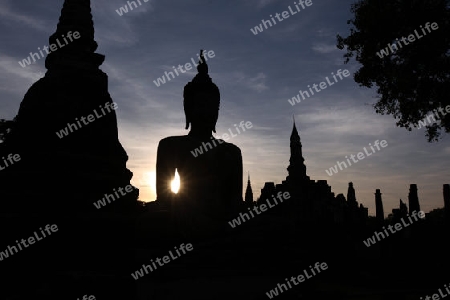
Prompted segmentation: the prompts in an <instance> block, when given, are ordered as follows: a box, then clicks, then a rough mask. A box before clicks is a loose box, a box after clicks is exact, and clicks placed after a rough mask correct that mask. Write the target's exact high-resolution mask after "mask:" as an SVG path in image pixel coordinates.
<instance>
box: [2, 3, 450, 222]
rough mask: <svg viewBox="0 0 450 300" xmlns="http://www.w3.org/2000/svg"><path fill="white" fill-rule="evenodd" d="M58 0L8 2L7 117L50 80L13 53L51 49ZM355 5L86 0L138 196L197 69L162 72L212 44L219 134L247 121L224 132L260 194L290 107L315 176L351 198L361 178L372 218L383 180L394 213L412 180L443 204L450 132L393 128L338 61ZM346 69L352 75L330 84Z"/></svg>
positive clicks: (280, 170)
mask: <svg viewBox="0 0 450 300" xmlns="http://www.w3.org/2000/svg"><path fill="white" fill-rule="evenodd" d="M63 2H64V1H63V0H40V1H32V0H21V1H13V0H0V22H1V27H0V34H1V36H2V38H3V39H2V43H0V99H1V100H0V118H3V119H12V118H14V116H15V115H16V114H17V112H18V109H19V105H20V102H21V101H22V100H23V97H24V95H25V93H26V92H27V90H28V89H29V88H30V86H31V85H32V84H33V83H34V82H36V81H37V80H38V79H39V78H41V77H43V76H44V74H45V72H46V69H45V65H44V63H45V59H37V60H36V62H34V63H33V64H31V65H29V66H26V67H22V66H21V65H20V64H19V61H22V60H23V59H26V58H27V57H28V56H29V55H30V52H37V51H38V47H40V48H41V49H42V48H43V46H48V43H49V42H48V38H49V36H50V35H51V34H53V33H54V32H55V30H56V25H57V23H58V19H59V16H60V12H61V8H62V5H63ZM352 2H353V1H350V0H323V1H319V0H311V2H310V6H307V5H306V4H305V5H304V6H305V7H304V8H302V7H301V6H300V5H299V4H297V5H298V7H299V8H300V11H298V10H297V8H296V7H295V4H294V1H285V0H277V1H275V0H239V1H237V0H231V1H212V0H190V1H181V0H176V1H175V0H164V1H162V0H149V1H147V2H145V0H140V4H139V2H137V0H136V3H137V7H134V6H133V10H130V7H129V6H128V10H129V11H128V12H127V13H124V12H123V10H122V11H119V12H121V15H120V14H119V13H118V12H117V10H120V8H121V7H123V6H127V1H124V0H92V1H91V7H92V14H93V19H94V26H95V39H96V41H97V42H98V44H99V47H98V49H97V51H96V52H97V53H100V54H104V55H105V56H106V59H105V62H104V63H103V65H102V66H101V69H102V70H103V71H104V72H105V73H106V74H107V75H108V78H109V93H110V94H111V97H112V99H113V101H114V102H116V103H117V104H118V109H117V110H116V113H117V118H118V128H119V140H120V142H121V143H122V145H123V147H124V148H125V150H126V151H127V153H128V156H129V160H128V162H127V167H128V168H129V169H130V170H131V171H132V172H133V174H134V177H133V179H132V183H133V184H134V185H135V186H136V187H138V188H139V189H140V199H141V200H143V201H153V200H155V199H156V191H155V168H156V151H157V147H158V142H159V140H161V139H163V138H164V137H167V136H174V135H185V134H187V133H188V131H187V130H185V129H184V126H185V117H184V112H183V97H182V93H183V88H184V86H185V85H186V83H188V82H189V81H191V80H192V78H193V77H194V76H195V74H196V70H195V69H192V70H190V71H186V72H184V73H180V72H179V76H175V78H174V79H172V78H171V80H170V81H169V80H167V78H166V83H165V84H160V85H159V86H157V85H156V84H155V82H154V81H157V79H158V78H160V77H162V76H164V72H166V71H167V72H169V71H173V68H172V67H173V66H178V65H185V64H186V63H190V62H191V59H194V60H195V61H197V54H198V53H199V50H200V49H205V50H206V51H213V53H214V57H211V58H209V59H208V61H207V63H208V66H209V73H210V76H211V78H212V79H213V81H214V83H215V84H216V85H217V86H218V87H219V89H220V92H221V107H220V112H219V120H218V123H217V126H216V128H217V134H216V137H217V138H220V137H222V136H223V134H224V133H227V132H228V131H229V130H232V131H233V130H235V129H234V128H235V127H234V124H239V123H240V122H241V121H244V122H248V121H249V122H251V123H252V125H253V126H252V128H250V129H248V130H246V131H245V132H241V133H240V134H237V136H235V137H232V138H230V139H229V140H227V142H230V143H233V144H235V145H237V146H238V147H240V149H241V151H242V156H243V169H244V191H243V192H245V186H246V181H247V178H246V174H247V172H250V175H251V183H252V187H253V193H254V197H255V200H256V198H257V197H259V195H260V190H261V188H262V187H263V186H264V182H267V181H272V182H275V183H281V181H282V180H284V179H285V178H286V176H287V170H286V168H287V166H288V165H289V155H290V148H289V137H290V134H291V131H292V123H293V121H292V119H293V117H294V118H295V121H296V125H297V128H298V130H299V133H300V137H301V142H302V145H303V156H304V158H305V164H306V166H307V173H308V175H309V176H310V177H311V179H314V180H327V181H328V184H329V185H330V186H331V188H332V191H333V192H334V193H335V194H336V195H337V194H339V193H343V194H344V195H345V196H346V195H347V188H348V183H349V182H353V184H354V187H355V189H356V198H357V201H358V202H359V203H362V204H363V205H364V206H366V207H368V208H369V215H375V196H374V193H375V190H376V189H381V192H382V194H383V195H382V197H383V205H384V212H385V216H386V217H387V215H388V214H389V213H391V211H392V209H393V208H398V206H399V199H402V200H403V201H406V203H407V200H408V192H409V185H410V184H412V183H415V184H417V186H418V194H419V201H420V205H421V209H422V210H423V211H425V212H429V211H431V210H433V209H435V208H440V207H443V205H444V201H443V196H442V185H443V184H446V183H450V177H449V173H450V171H449V170H450V168H449V159H448V156H449V154H450V136H448V135H446V136H444V138H443V139H442V140H441V141H440V142H438V143H428V142H427V140H426V137H425V132H424V129H423V128H422V129H413V130H412V131H407V130H406V129H404V128H398V127H396V125H395V123H396V121H395V119H394V118H393V117H392V116H389V115H387V116H386V115H385V116H382V115H378V114H376V113H375V110H374V109H373V107H372V106H371V105H372V104H374V103H376V101H377V94H376V91H375V89H368V88H363V87H359V86H358V84H357V83H355V82H354V80H353V74H354V73H355V72H356V71H357V70H358V69H359V67H360V65H359V64H358V63H357V62H355V61H354V60H352V61H350V62H349V63H348V64H344V58H343V54H344V52H345V51H343V50H339V49H337V48H336V35H337V34H340V35H342V36H347V35H348V34H349V25H347V20H348V19H350V18H351V17H352V15H351V12H350V5H351V3H352ZM289 6H290V7H291V9H292V12H291V11H290V10H289ZM283 11H287V13H285V14H284V15H285V16H287V18H285V19H283V15H282V16H280V18H281V19H282V21H279V20H277V19H275V21H276V22H273V21H272V27H270V26H269V25H268V24H267V25H266V26H267V27H268V28H267V29H266V28H263V27H262V28H263V30H262V32H259V33H257V34H254V33H253V31H254V30H255V29H254V28H255V26H259V25H260V24H261V22H262V20H263V19H264V20H270V18H271V17H270V15H272V16H273V17H274V18H275V14H276V13H280V14H281V13H282V12H283ZM381 21H382V20H380V22H381ZM274 23H276V24H274ZM251 29H253V30H251ZM339 69H340V70H341V71H340V72H341V73H342V72H343V71H344V70H348V72H349V73H350V76H348V77H344V76H342V79H340V78H339V77H336V79H337V80H334V79H333V74H337V72H338V70H339ZM332 73H333V74H332ZM326 77H328V78H329V80H330V81H331V83H333V84H332V85H331V84H326V87H325V88H324V89H322V90H320V89H319V90H320V92H314V95H312V94H311V95H310V96H309V97H305V99H304V100H302V101H301V102H300V103H296V104H295V105H291V104H290V103H289V101H288V100H289V99H292V97H295V96H296V95H297V94H298V93H299V90H302V91H308V85H309V86H311V87H312V85H313V84H320V82H323V81H326ZM74 88H76V87H74ZM233 133H235V134H236V131H233ZM376 140H379V141H382V140H385V141H386V143H387V146H386V147H384V148H383V147H380V150H377V149H376V148H374V149H375V151H372V150H371V149H370V146H369V143H371V144H372V145H374V142H375V141H376ZM364 147H366V149H367V151H368V152H369V154H370V156H369V155H365V157H364V158H363V159H361V160H359V161H358V162H357V163H352V165H351V166H348V167H347V168H343V170H339V171H338V172H337V173H334V174H333V175H332V176H330V175H329V174H328V173H327V172H326V170H329V169H330V168H332V167H334V166H335V165H336V163H337V161H346V159H345V156H348V157H349V156H350V155H351V154H354V155H357V153H358V152H364ZM182 180H183V179H182V178H181V181H182Z"/></svg>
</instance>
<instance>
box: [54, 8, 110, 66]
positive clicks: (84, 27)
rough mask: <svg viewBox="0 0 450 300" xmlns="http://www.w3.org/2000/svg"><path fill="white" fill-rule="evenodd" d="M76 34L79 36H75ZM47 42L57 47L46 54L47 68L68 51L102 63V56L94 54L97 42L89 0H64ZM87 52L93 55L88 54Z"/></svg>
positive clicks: (95, 62) (85, 59) (84, 58)
mask: <svg viewBox="0 0 450 300" xmlns="http://www.w3.org/2000/svg"><path fill="white" fill-rule="evenodd" d="M76 32H77V33H76ZM75 33H76V35H75V36H74V34H75ZM77 36H79V37H78V38H76V37H77ZM49 43H50V44H49V45H50V46H51V45H55V46H56V47H57V48H58V49H57V50H56V51H52V52H51V53H50V54H49V55H48V56H47V59H46V67H47V69H48V68H49V67H51V66H53V65H54V63H55V62H56V61H58V60H59V59H60V58H61V57H62V56H65V57H67V55H66V54H67V53H70V55H71V56H73V54H82V56H83V60H84V61H86V62H88V61H90V62H92V63H94V64H95V65H97V66H100V65H101V64H102V63H103V60H104V56H103V55H100V54H97V53H95V54H94V52H95V50H97V47H98V44H97V42H96V41H95V40H94V22H93V20H92V14H91V1H90V0H65V1H64V5H63V8H62V9H61V16H60V18H59V22H58V25H57V28H56V32H55V33H54V34H52V35H51V36H50V38H49ZM89 53H90V54H94V55H89ZM72 64H73V63H72Z"/></svg>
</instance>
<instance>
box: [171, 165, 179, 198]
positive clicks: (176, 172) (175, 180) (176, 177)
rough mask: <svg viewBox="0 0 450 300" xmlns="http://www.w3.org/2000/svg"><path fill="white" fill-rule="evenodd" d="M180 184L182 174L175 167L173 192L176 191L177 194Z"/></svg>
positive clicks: (172, 184)
mask: <svg viewBox="0 0 450 300" xmlns="http://www.w3.org/2000/svg"><path fill="white" fill-rule="evenodd" d="M180 184H181V181H180V175H179V174H178V170H177V169H175V177H174V179H173V180H172V183H171V188H172V192H173V193H175V194H177V193H178V191H179V190H180Z"/></svg>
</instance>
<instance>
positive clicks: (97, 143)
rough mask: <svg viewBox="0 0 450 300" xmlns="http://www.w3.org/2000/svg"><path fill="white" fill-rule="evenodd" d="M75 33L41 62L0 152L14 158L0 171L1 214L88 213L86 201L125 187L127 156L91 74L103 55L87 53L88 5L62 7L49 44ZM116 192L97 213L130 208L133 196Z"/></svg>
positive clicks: (90, 49) (100, 79)
mask: <svg viewBox="0 0 450 300" xmlns="http://www.w3.org/2000/svg"><path fill="white" fill-rule="evenodd" d="M76 32H77V34H76V36H78V39H75V38H72V41H71V42H68V43H67V44H66V45H64V47H61V48H59V49H58V50H56V51H54V52H51V53H50V54H49V55H48V56H47V57H46V61H45V66H46V68H47V69H48V71H47V72H46V74H45V76H44V77H43V78H41V79H40V80H38V81H37V82H36V83H34V84H33V85H32V86H31V87H30V89H29V90H28V92H27V93H26V95H25V97H24V99H23V101H22V102H21V104H20V109H19V112H18V114H17V116H16V122H15V124H14V126H13V130H12V132H11V134H10V135H9V136H8V139H7V142H6V143H5V145H2V147H1V149H0V151H1V154H2V156H4V155H8V154H10V153H13V154H18V155H20V157H21V160H20V163H19V162H18V163H16V164H15V165H14V166H11V167H9V168H7V169H6V170H4V171H3V172H0V187H1V188H0V199H3V203H2V204H3V207H4V208H3V210H4V211H5V210H6V211H23V210H24V209H25V210H30V211H40V210H42V211H47V212H48V211H49V210H55V209H57V210H59V211H64V210H66V209H70V210H71V211H89V210H96V208H95V206H94V205H93V202H95V201H98V200H99V199H102V198H103V197H104V196H105V194H109V195H114V189H116V191H117V190H118V189H119V188H122V189H123V188H125V187H126V186H127V185H130V179H131V177H132V173H131V172H130V171H129V170H128V169H127V168H126V162H127V160H128V156H127V154H126V152H125V150H124V149H123V147H122V145H121V144H120V142H119V140H118V130H117V117H116V112H115V110H114V108H116V107H117V104H115V103H114V102H113V100H112V99H111V96H110V94H109V93H108V77H107V75H106V74H105V73H104V72H102V71H101V70H100V69H99V66H100V65H101V64H102V63H103V61H104V59H105V57H104V55H101V54H98V53H95V51H96V49H97V43H96V41H95V40H94V26H93V20H92V15H91V9H90V1H89V0H66V1H65V2H64V6H63V9H62V11H61V17H60V19H59V23H58V26H57V29H56V32H55V33H54V34H53V35H51V36H50V38H49V42H50V45H52V44H57V42H58V39H59V41H61V40H63V39H64V38H65V39H66V40H67V41H69V39H68V35H69V34H72V35H73V34H74V33H76ZM118 109H120V108H118ZM24 186H26V188H24ZM123 194H126V195H125V196H124V195H123ZM123 194H119V196H120V197H117V196H114V199H112V198H111V197H110V198H109V199H110V201H111V203H108V205H105V207H104V208H102V209H103V210H105V211H108V210H116V211H117V210H118V211H124V210H129V209H130V208H132V207H134V206H135V205H136V203H137V202H136V200H137V197H138V194H139V192H138V190H137V189H133V191H132V192H129V193H123Z"/></svg>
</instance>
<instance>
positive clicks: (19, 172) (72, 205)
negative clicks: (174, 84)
mask: <svg viewBox="0 0 450 300" xmlns="http://www.w3.org/2000/svg"><path fill="white" fill-rule="evenodd" d="M90 4H91V1H89V0H65V1H64V5H63V8H62V10H61V17H60V19H59V23H58V25H57V29H56V31H55V33H54V34H52V35H51V36H50V38H49V42H50V44H52V43H55V41H56V39H58V38H59V37H61V36H62V35H64V34H67V32H69V31H71V32H79V34H80V38H79V39H77V40H75V41H73V42H72V43H69V44H67V45H66V46H65V47H64V48H62V49H59V50H58V51H55V52H52V53H51V54H49V55H48V57H47V58H46V61H45V67H46V69H47V72H46V73H45V76H44V77H43V78H41V79H40V80H38V81H37V82H36V83H34V84H33V85H32V86H31V87H30V89H29V90H28V91H27V93H26V94H25V96H24V99H23V100H22V102H21V103H20V107H19V110H18V113H17V116H16V117H15V119H14V121H8V122H4V121H1V120H0V138H1V139H2V140H3V139H4V141H5V142H4V143H1V144H0V157H1V158H2V159H3V158H4V157H5V158H7V157H8V155H19V156H20V161H16V163H14V164H13V165H11V166H9V167H8V168H5V169H4V170H1V171H0V201H1V203H0V222H1V223H0V235H1V236H2V244H1V245H0V247H1V248H0V252H1V251H2V250H3V249H9V248H7V247H8V245H11V244H12V243H13V242H14V241H16V240H17V239H19V238H21V237H26V236H30V235H31V234H32V232H33V231H36V230H37V229H38V228H40V227H41V226H45V225H46V224H57V225H58V228H59V231H58V233H56V234H55V235H54V236H51V237H49V238H48V240H45V241H42V242H40V244H39V245H36V246H33V247H34V248H33V249H31V248H30V249H27V250H26V251H23V253H20V255H19V254H17V255H16V254H14V255H12V256H11V257H8V258H7V259H4V261H1V262H0V267H1V268H0V273H1V274H0V275H1V276H2V277H1V278H2V280H3V281H2V289H1V291H0V299H77V297H80V296H81V295H86V294H87V295H95V296H96V299H260V298H265V295H264V293H265V292H266V291H267V289H266V287H267V286H269V285H270V286H272V285H275V284H276V283H277V282H284V281H283V280H285V278H286V276H290V275H292V274H296V273H299V271H300V270H303V269H305V268H308V266H309V265H312V264H314V263H315V262H316V261H326V262H327V264H328V265H329V266H330V268H329V269H330V270H329V271H327V272H329V273H326V274H324V276H323V277H321V278H318V279H313V280H311V281H309V282H308V283H305V284H304V285H302V286H300V287H294V288H293V289H292V290H291V291H289V292H287V293H286V294H283V296H282V297H284V296H286V298H285V299H298V298H299V297H301V299H332V298H338V299H367V298H364V297H369V296H372V295H374V294H377V295H379V296H380V295H381V296H380V297H381V298H377V299H388V298H389V297H391V298H395V299H398V298H399V297H402V296H404V297H405V299H406V297H407V296H406V295H405V293H404V291H405V290H406V289H407V288H411V287H413V288H415V287H416V286H419V285H423V286H424V288H423V289H421V290H419V291H414V292H415V293H416V294H415V295H414V296H416V295H417V294H420V295H423V294H424V291H429V290H432V288H434V286H435V284H436V282H437V281H438V280H441V279H442V278H441V277H439V276H440V275H439V274H438V272H434V271H435V269H436V266H438V267H439V268H442V269H444V270H448V268H449V266H450V263H449V261H448V251H449V250H450V247H448V245H447V243H446V242H447V241H446V237H447V236H448V233H449V230H450V226H449V225H450V185H449V184H444V185H443V199H444V208H443V209H436V210H434V211H432V212H430V213H429V214H427V216H426V218H425V220H424V221H423V222H421V223H417V224H412V225H411V227H410V228H407V229H405V230H404V231H402V232H400V233H398V234H396V235H394V236H392V237H389V238H386V239H385V240H383V241H380V242H378V243H377V244H375V245H373V246H371V247H370V248H366V247H364V244H363V243H362V241H363V240H364V239H366V238H367V237H369V236H371V235H372V234H373V233H374V231H377V230H378V231H380V230H381V229H382V228H383V226H387V225H392V224H395V223H397V222H400V221H401V219H404V218H406V217H407V216H408V214H409V213H411V212H412V211H417V210H420V207H421V206H420V203H419V195H418V187H417V184H411V185H410V189H409V195H408V201H409V202H408V206H409V210H408V206H407V205H406V203H404V202H403V201H402V200H400V204H399V208H395V209H393V210H392V214H389V215H388V217H387V218H386V217H385V212H384V209H383V200H382V197H381V195H382V193H381V189H379V188H377V189H376V190H375V197H374V201H375V206H376V217H372V216H368V209H367V208H366V207H364V206H363V205H362V204H361V203H358V201H357V197H356V195H357V191H356V189H355V187H356V186H357V184H355V185H354V184H353V182H349V184H348V190H347V195H346V196H344V194H342V193H339V194H337V195H335V193H334V192H332V190H331V186H330V185H329V184H328V182H327V181H326V180H312V179H311V178H310V176H308V175H307V168H306V164H305V159H304V157H303V154H302V151H303V149H302V147H303V146H302V143H301V140H300V135H299V132H298V130H297V127H296V123H295V120H294V121H293V127H292V132H291V134H290V139H289V142H290V144H289V147H290V157H289V165H288V166H287V171H288V172H287V173H288V175H287V177H286V178H285V179H284V180H282V181H281V183H280V184H275V183H274V182H265V184H264V186H263V188H262V189H261V193H260V196H259V197H257V199H256V201H255V200H254V198H255V197H254V192H253V188H254V187H253V188H252V184H251V181H250V173H249V174H248V178H247V186H246V191H245V199H243V197H242V193H243V174H242V173H243V169H242V165H243V162H242V153H241V150H240V148H239V147H238V146H236V145H233V144H230V143H226V142H224V141H222V140H219V139H215V138H214V137H213V136H212V133H213V132H215V131H216V122H217V119H218V117H219V107H220V91H219V88H218V87H217V86H216V85H215V84H214V83H213V82H212V79H211V78H210V76H209V74H208V65H207V64H206V62H205V61H204V59H201V60H200V62H199V64H198V66H197V71H198V74H197V75H196V76H195V77H194V78H193V80H192V81H191V82H189V83H187V85H186V86H185V88H184V91H183V95H180V99H181V96H183V105H184V112H185V115H186V127H185V129H189V127H190V132H189V133H188V134H187V135H183V136H172V137H167V138H164V139H162V140H161V141H160V142H159V145H158V154H157V155H158V156H157V165H156V169H157V199H156V201H153V202H151V203H148V204H146V205H145V206H142V205H140V204H139V201H138V196H139V190H138V189H137V188H136V187H133V188H132V190H131V192H127V193H126V194H125V195H123V194H119V193H118V191H119V189H123V188H125V187H128V186H131V185H130V180H131V178H132V175H133V174H132V172H131V171H130V170H129V169H128V168H127V166H126V163H127V160H128V156H127V153H126V151H125V150H124V148H123V147H122V145H121V143H120V141H119V139H118V124H117V116H116V113H115V110H114V109H111V107H114V105H115V103H114V101H113V99H112V98H111V96H110V94H109V92H108V77H107V75H106V74H105V73H104V72H103V71H101V70H100V68H99V67H100V66H101V65H102V63H103V61H104V59H105V56H104V55H102V54H98V53H96V52H95V51H96V49H97V43H96V41H95V39H94V23H93V17H92V14H91V7H90ZM200 57H201V58H202V55H200ZM180 102H181V101H180ZM180 104H181V103H180ZM180 108H181V105H180ZM100 112H101V114H100ZM91 115H93V116H94V120H95V121H92V122H90V121H89V124H88V125H86V126H80V125H85V124H86V123H85V121H84V120H83V119H82V117H85V118H86V119H87V120H89V119H92V117H89V116H91ZM64 132H65V134H63V133H64ZM57 133H59V135H58V134H57ZM62 134H63V135H62ZM150 134H152V133H151V132H150ZM288 134H289V133H287V136H288ZM287 145H288V140H287V139H286V146H287ZM199 146H203V147H204V148H205V149H207V151H205V153H202V154H201V155H198V156H194V155H192V151H193V150H194V149H196V148H197V147H199ZM155 147H156V145H155ZM9 157H13V156H9ZM286 159H287V158H286ZM261 163H264V162H261ZM175 170H177V171H178V172H179V174H180V177H181V182H182V186H181V188H180V191H179V192H178V193H174V192H172V191H171V190H170V186H169V183H170V182H171V180H172V178H173V176H174V173H175ZM253 174H254V173H253V171H252V176H253ZM355 183H357V182H356V181H355ZM280 193H281V194H283V195H284V193H288V194H289V195H290V197H289V199H286V200H285V201H283V202H282V203H279V204H278V205H277V206H276V207H274V208H270V210H269V211H267V212H264V213H261V215H256V216H255V217H254V218H253V219H250V218H248V219H247V221H245V220H244V221H243V222H242V224H241V226H239V227H237V226H236V228H233V227H231V226H230V221H231V220H232V219H233V218H237V217H239V216H241V215H244V214H245V213H249V212H250V210H251V209H252V208H253V207H255V206H257V205H260V204H263V203H264V201H266V199H272V197H274V196H275V195H279V194H280ZM115 195H117V197H116V196H115ZM119 195H120V196H119ZM109 196H111V197H109ZM255 196H256V195H255ZM101 198H105V199H106V201H107V203H106V202H105V203H106V205H105V206H104V207H101V208H96V207H95V206H94V205H93V203H94V202H96V201H98V200H99V199H101ZM111 199H112V200H111ZM421 201H423V200H421ZM422 203H423V202H422ZM444 225H445V226H444ZM181 243H193V245H194V250H193V251H192V253H190V254H189V255H186V256H184V257H179V259H177V260H174V261H173V262H171V263H170V264H167V266H164V267H161V268H158V269H157V270H155V272H153V271H152V272H151V273H150V274H146V277H145V278H141V279H139V280H134V279H133V278H132V276H130V274H131V273H132V272H134V271H135V270H137V269H139V268H141V266H142V265H143V264H144V265H146V264H149V263H150V261H151V260H152V259H154V258H155V257H157V256H161V255H165V253H167V251H168V249H174V248H173V247H174V245H180V244H181ZM0 255H1V254H0ZM1 257H2V258H3V256H1ZM424 257H425V259H426V263H424V262H423V261H422V259H423V258H424ZM327 274H329V275H327ZM382 288H385V289H387V290H388V292H391V293H388V292H385V291H384V290H383V291H380V290H381V289H382ZM392 290H394V291H398V290H400V292H398V293H394V292H392ZM233 291H234V293H235V294H234V296H230V295H231V294H232V292H233ZM236 295H238V296H236ZM287 297H291V298H287ZM280 299H281V297H280ZM371 299H372V298H371Z"/></svg>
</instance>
